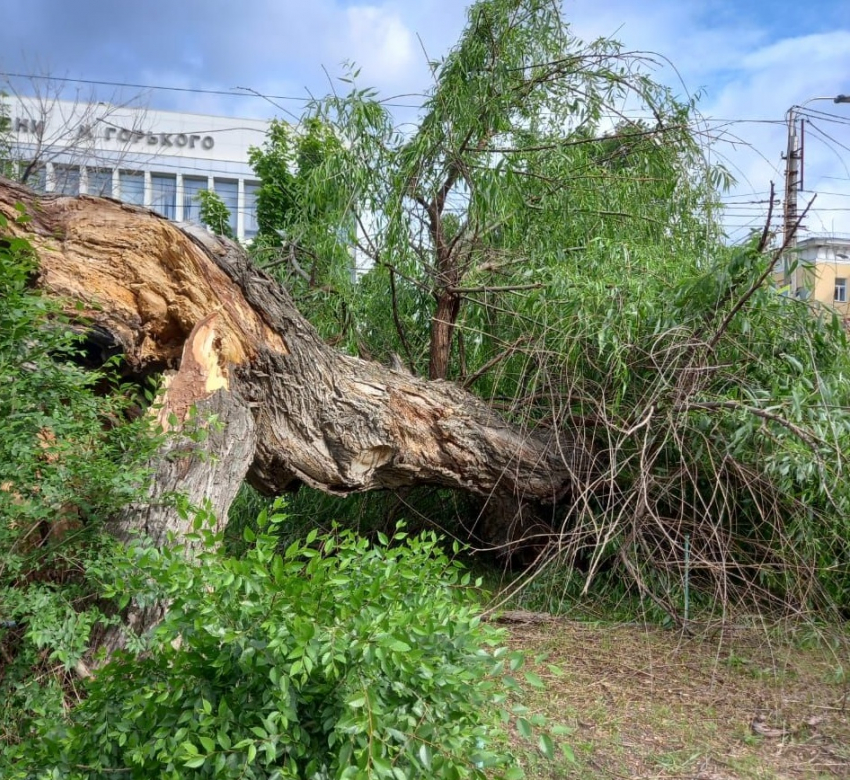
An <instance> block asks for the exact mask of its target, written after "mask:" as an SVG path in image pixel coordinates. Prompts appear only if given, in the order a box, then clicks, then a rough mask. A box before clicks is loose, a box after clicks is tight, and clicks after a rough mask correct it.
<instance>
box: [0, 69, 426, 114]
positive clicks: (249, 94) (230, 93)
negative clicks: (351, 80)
mask: <svg viewBox="0 0 850 780" xmlns="http://www.w3.org/2000/svg"><path fill="white" fill-rule="evenodd" d="M0 77H3V78H7V79H28V80H38V81H58V82H62V83H66V84H88V85H90V86H96V87H118V88H127V89H143V90H156V91H159V92H185V93H189V94H193V95H224V96H226V97H242V98H255V99H256V98H260V99H262V100H292V101H296V102H299V103H311V102H313V100H314V98H311V97H295V96H293V95H266V94H264V93H262V92H258V91H256V90H253V89H249V88H248V87H231V88H230V89H229V90H226V89H203V88H201V87H169V86H160V85H155V84H133V83H132V82H128V81H99V80H97V79H75V78H71V77H69V76H40V75H38V74H35V73H8V72H5V71H0ZM240 90H241V91H240ZM409 96H410V97H416V96H417V95H415V94H414V93H410V95H409ZM394 97H406V96H405V95H396V96H394ZM393 99H394V98H387V100H393ZM379 102H381V103H382V104H383V105H386V106H390V107H393V108H420V107H421V106H420V105H419V104H412V103H390V102H385V101H379Z"/></svg>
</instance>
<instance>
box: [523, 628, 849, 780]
mask: <svg viewBox="0 0 850 780" xmlns="http://www.w3.org/2000/svg"><path fill="white" fill-rule="evenodd" d="M510 636H511V644H512V645H513V646H515V647H517V648H522V649H524V650H525V651H526V652H527V655H528V657H529V659H533V658H534V657H535V656H537V655H539V654H546V655H547V660H546V661H545V662H542V661H541V662H538V663H532V664H531V666H530V667H529V668H530V669H532V670H533V671H535V672H536V673H537V674H538V675H539V676H540V677H542V678H543V680H544V681H545V683H546V688H545V690H538V689H535V688H532V687H527V688H524V689H523V693H522V698H523V703H524V704H525V705H526V706H528V707H529V708H530V709H531V711H532V712H542V713H545V714H546V716H547V717H548V718H549V720H550V722H553V723H557V724H560V725H561V726H562V727H564V728H565V729H566V731H567V732H568V736H566V737H564V741H565V742H566V743H567V744H569V745H570V747H571V748H572V751H573V753H574V757H575V760H574V761H571V760H569V759H568V758H566V757H559V758H558V759H556V760H555V761H554V762H550V761H547V760H546V759H544V758H543V757H542V755H540V754H539V753H538V752H537V751H536V750H535V749H534V748H533V747H531V746H529V744H528V743H526V742H524V741H522V740H521V739H519V737H518V738H517V740H516V744H515V745H514V748H515V751H516V752H517V754H518V756H519V760H520V763H521V764H522V765H523V766H524V768H525V770H526V772H527V776H528V778H529V779H530V780H544V778H545V779H546V780H554V779H555V778H576V779H577V780H590V778H692V779H693V780H745V779H746V780H756V778H758V779H762V778H780V779H784V778H788V779H789V780H790V779H791V778H793V779H794V780H802V779H803V778H812V779H814V778H850V680H848V675H847V674H846V669H847V668H848V666H850V640H848V638H847V637H846V636H844V637H836V636H832V637H830V638H827V637H820V638H818V637H816V636H814V635H813V634H809V635H807V636H806V637H805V641H803V639H801V638H800V637H794V636H793V634H792V633H788V632H782V635H781V636H780V637H779V638H777V636H776V635H774V634H773V633H772V632H769V631H767V630H765V629H764V628H761V629H755V628H754V629H736V630H734V631H727V632H725V633H724V634H723V635H722V636H714V637H711V638H706V637H703V638H699V639H693V638H688V637H683V636H682V635H681V634H678V633H676V632H673V631H665V630H662V629H657V628H651V627H646V626H636V625H604V624H603V625H600V624H598V623H596V624H585V623H580V622H575V621H568V620H564V619H554V618H553V619H552V621H551V622H546V623H531V624H516V625H511V626H510ZM550 663H551V664H556V665H557V666H559V667H560V668H561V669H562V670H563V671H564V674H563V675H560V676H558V675H555V674H553V673H552V671H551V670H550V668H549V666H548V664H550ZM754 722H755V726H756V728H762V730H767V733H768V734H769V735H770V736H763V735H759V734H758V733H756V732H755V731H754V728H753V726H754Z"/></svg>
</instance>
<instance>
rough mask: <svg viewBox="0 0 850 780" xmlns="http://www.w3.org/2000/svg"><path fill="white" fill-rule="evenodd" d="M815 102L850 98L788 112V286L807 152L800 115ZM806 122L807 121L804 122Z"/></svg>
mask: <svg viewBox="0 0 850 780" xmlns="http://www.w3.org/2000/svg"><path fill="white" fill-rule="evenodd" d="M815 100H831V101H832V102H833V103H850V95H838V96H837V97H813V98H809V99H808V100H806V101H804V102H803V103H801V104H800V105H799V106H791V108H789V109H788V146H787V148H786V151H785V209H784V214H783V216H784V219H783V238H784V244H785V259H784V269H785V273H784V276H785V282H786V283H788V267H789V265H790V262H791V260H790V259H789V255H790V254H792V253H793V252H794V250H795V249H796V248H797V220H798V219H799V217H798V214H797V192H798V191H799V190H800V181H801V178H802V166H803V151H802V148H801V146H800V136H799V135H798V134H797V122H798V112H799V111H801V110H802V109H803V107H804V106H806V105H808V104H809V103H813V102H814V101H815ZM800 121H805V119H803V120H800ZM790 283H791V295H794V296H796V295H797V291H798V290H799V288H800V286H799V285H798V284H797V269H796V267H795V269H794V273H793V274H792V276H791V280H790Z"/></svg>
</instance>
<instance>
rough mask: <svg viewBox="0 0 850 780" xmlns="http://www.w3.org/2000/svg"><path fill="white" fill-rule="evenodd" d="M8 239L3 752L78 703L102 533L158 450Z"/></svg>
mask: <svg viewBox="0 0 850 780" xmlns="http://www.w3.org/2000/svg"><path fill="white" fill-rule="evenodd" d="M26 219H27V217H26V215H25V214H24V213H23V211H22V210H21V212H20V215H19V217H18V220H19V221H22V222H23V221H26ZM11 233H12V231H11V230H10V229H9V223H8V221H7V220H6V219H5V218H4V217H3V216H2V215H0V386H2V388H3V391H2V393H0V621H2V622H0V751H2V750H3V749H4V745H5V746H12V745H14V744H15V743H17V742H18V740H20V739H22V738H25V737H26V736H27V734H29V733H30V731H31V729H33V728H35V725H34V724H35V722H36V721H38V722H40V723H42V724H44V723H45V722H50V721H51V719H53V718H59V717H61V716H62V715H63V713H64V705H65V703H66V696H65V694H66V693H70V694H71V698H72V699H73V688H72V687H71V686H68V685H67V682H68V680H69V677H68V672H69V670H71V669H72V668H73V667H74V666H75V665H76V664H77V663H78V662H79V661H80V659H81V658H82V656H83V654H84V653H85V651H86V649H87V645H88V640H89V635H90V633H91V630H92V628H93V627H94V626H95V624H96V623H97V622H98V621H100V620H102V619H103V615H102V613H101V611H100V610H99V609H98V602H97V598H98V596H99V588H98V583H97V582H96V580H94V579H92V578H91V577H90V576H89V569H90V566H91V565H94V564H96V563H97V561H98V560H99V559H100V558H101V556H102V554H103V552H104V550H105V549H106V548H105V547H104V537H103V536H102V534H101V531H102V528H103V522H104V521H105V520H106V518H107V517H108V516H109V515H110V514H111V513H112V512H114V511H115V510H116V509H117V508H119V507H120V506H122V505H123V504H125V503H126V502H127V501H129V500H131V499H133V498H134V497H136V496H137V495H138V493H139V491H140V489H141V488H142V486H143V485H144V483H145V472H144V470H143V468H142V467H141V465H140V464H141V463H142V461H143V460H144V459H145V457H146V455H147V454H148V453H149V452H150V451H151V448H152V447H153V446H154V444H155V439H154V437H152V436H151V435H150V431H149V430H148V427H147V424H146V423H145V422H144V420H137V421H135V422H130V421H128V420H127V419H126V415H125V410H126V407H127V406H128V404H129V403H130V399H129V398H128V392H127V391H126V389H125V388H120V387H116V386H115V383H114V382H112V380H111V379H110V375H109V370H108V369H106V370H100V371H85V370H83V369H82V368H80V367H79V366H78V365H77V363H76V362H75V361H76V360H77V358H78V357H79V356H80V351H81V349H82V344H81V337H80V335H79V334H78V333H77V332H76V331H75V329H74V328H77V327H78V326H79V323H77V324H75V325H74V327H73V328H72V323H71V321H70V320H69V318H68V317H66V316H65V315H63V314H62V312H61V311H60V310H59V308H58V307H57V305H56V304H55V303H53V302H51V301H50V300H49V299H48V298H46V297H45V296H42V295H41V294H40V293H39V292H38V291H37V290H34V289H32V287H31V286H30V278H31V276H32V275H33V273H34V272H35V270H36V257H35V253H34V251H33V249H32V246H31V245H30V244H29V243H28V242H27V241H25V240H23V239H21V238H17V237H14V236H13V235H11ZM104 387H108V388H109V389H111V390H113V391H116V392H112V393H111V394H108V395H106V394H104V393H103V392H102V391H103V389H104ZM96 390H97V391H98V392H96ZM0 761H2V759H0ZM1 765H2V764H0V766H1ZM0 774H2V772H0Z"/></svg>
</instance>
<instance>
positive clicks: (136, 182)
mask: <svg viewBox="0 0 850 780" xmlns="http://www.w3.org/2000/svg"><path fill="white" fill-rule="evenodd" d="M118 186H119V187H120V189H121V200H123V201H124V202H125V203H132V204H133V205H134V206H144V205H145V174H143V173H142V172H141V171H121V173H119V174H118Z"/></svg>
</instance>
